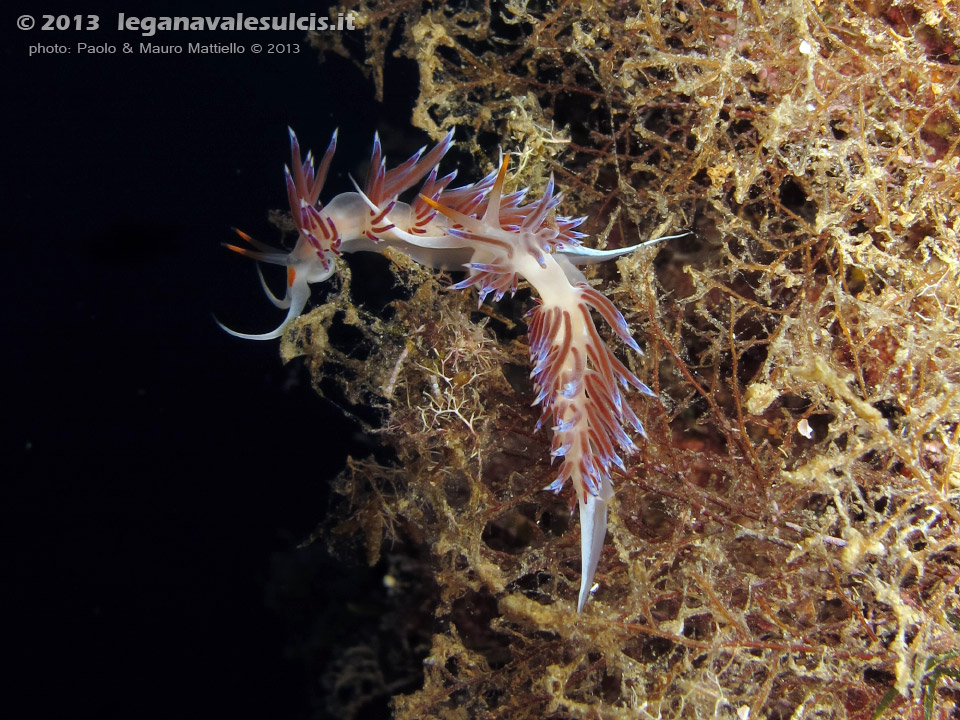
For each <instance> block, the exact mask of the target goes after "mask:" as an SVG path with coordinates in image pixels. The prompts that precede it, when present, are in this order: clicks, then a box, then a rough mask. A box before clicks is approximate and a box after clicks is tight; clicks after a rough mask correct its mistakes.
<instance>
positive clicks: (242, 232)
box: [227, 228, 253, 247]
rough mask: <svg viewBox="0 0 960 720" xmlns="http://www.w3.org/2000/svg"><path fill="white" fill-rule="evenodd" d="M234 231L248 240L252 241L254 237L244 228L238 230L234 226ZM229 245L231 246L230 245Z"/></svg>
mask: <svg viewBox="0 0 960 720" xmlns="http://www.w3.org/2000/svg"><path fill="white" fill-rule="evenodd" d="M233 231H234V232H235V233H236V234H237V235H239V236H240V237H241V238H243V239H244V240H246V241H247V242H252V240H253V239H252V238H251V237H250V236H249V235H247V234H246V233H245V232H244V231H243V230H238V229H237V228H234V229H233ZM227 247H230V246H229V245H228V246H227Z"/></svg>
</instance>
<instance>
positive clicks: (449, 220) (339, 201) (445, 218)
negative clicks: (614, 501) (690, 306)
mask: <svg viewBox="0 0 960 720" xmlns="http://www.w3.org/2000/svg"><path fill="white" fill-rule="evenodd" d="M452 142H453V131H452V130H451V131H450V133H448V134H447V135H446V137H444V139H443V140H441V141H440V142H439V143H438V144H437V145H436V146H435V147H434V148H433V149H432V150H430V151H429V152H426V148H425V147H424V148H421V149H420V150H419V151H418V152H417V153H415V154H414V155H413V156H412V157H411V158H410V159H408V160H407V161H406V162H404V163H402V164H401V165H399V166H398V167H396V168H393V169H391V170H387V169H386V161H385V160H384V158H383V156H382V151H381V147H380V141H379V138H375V139H374V149H373V153H372V157H371V162H370V171H369V172H368V175H367V181H366V186H365V188H364V189H363V190H361V189H360V187H359V186H357V185H356V183H354V185H355V186H356V192H347V193H341V194H340V195H337V196H336V197H334V198H333V199H332V200H331V201H330V202H329V203H328V204H327V205H326V206H324V205H322V204H321V203H320V193H321V192H322V188H323V184H324V181H325V179H326V176H327V172H328V170H329V167H330V163H331V160H332V157H333V153H334V150H335V149H336V143H337V133H336V132H334V134H333V138H332V139H331V141H330V144H329V146H328V147H327V150H326V152H325V153H324V156H323V159H322V160H321V162H320V165H319V168H315V165H314V160H313V156H312V154H310V153H308V154H307V157H306V159H305V160H301V155H300V145H299V142H298V141H297V138H296V135H294V133H293V131H292V130H291V131H290V144H291V155H292V168H293V169H292V170H291V169H289V168H286V169H285V177H286V185H287V197H288V201H289V203H290V210H291V214H292V216H293V219H294V223H295V225H296V227H297V230H298V237H297V242H296V244H295V245H294V248H293V250H291V251H290V252H289V253H286V252H283V251H280V250H276V249H274V248H271V247H269V246H267V245H264V244H263V243H260V242H257V241H256V240H254V239H253V238H251V237H250V236H248V235H246V234H245V233H242V232H240V231H237V232H238V234H239V235H240V237H241V238H243V239H244V240H245V241H246V242H248V243H249V244H250V245H252V246H253V248H254V249H253V250H251V249H248V248H242V247H238V246H234V245H228V246H227V247H229V248H230V249H231V250H234V251H236V252H239V253H241V254H243V255H245V256H247V257H250V258H253V259H254V260H258V261H261V262H266V263H272V264H276V265H284V266H286V268H287V289H286V293H285V294H284V296H283V297H282V298H278V297H276V296H275V295H274V294H273V293H272V292H271V291H270V288H269V287H268V286H267V284H266V282H265V281H264V278H263V275H262V274H260V281H261V283H262V285H263V288H264V291H265V292H266V294H267V297H268V298H269V299H270V301H271V302H272V303H273V304H274V305H276V306H277V307H279V308H283V309H287V311H288V312H287V316H286V318H285V319H284V321H283V322H282V323H281V324H280V326H279V327H277V328H276V329H275V330H273V331H271V332H268V333H264V334H261V335H248V334H245V333H238V332H235V331H233V330H229V329H228V328H226V327H224V330H226V331H227V332H228V333H230V334H231V335H235V336H237V337H241V338H248V339H254V340H267V339H271V338H276V337H279V336H280V335H281V334H282V333H283V331H284V329H285V328H286V327H287V325H289V324H290V322H292V320H294V319H295V318H296V317H297V316H298V315H300V313H301V312H302V311H303V309H304V307H305V306H306V302H307V300H308V298H309V295H310V287H309V286H310V283H314V282H320V281H322V280H325V279H327V278H328V277H329V276H330V275H331V274H332V273H333V271H334V268H335V263H336V259H337V257H338V256H340V255H341V254H342V253H348V252H357V251H373V252H377V251H382V250H383V249H384V248H386V247H393V248H396V249H398V250H400V251H402V252H404V253H406V254H407V255H409V256H410V257H411V258H412V259H413V260H415V261H417V262H419V263H421V264H424V265H427V266H430V267H435V268H445V269H457V268H460V267H466V268H467V270H468V276H467V278H466V279H465V280H463V281H461V282H458V283H456V284H454V285H453V286H451V287H452V289H459V290H463V289H467V288H470V287H475V288H476V289H477V291H478V293H479V297H480V302H481V303H482V302H483V300H484V299H485V298H486V297H487V296H488V295H490V294H493V295H494V297H495V298H496V299H498V300H499V299H500V298H501V297H503V295H504V294H505V293H508V292H509V293H513V292H515V291H516V289H517V284H518V281H519V278H523V279H524V280H526V281H527V282H528V283H530V285H531V286H532V287H533V289H534V291H535V292H536V294H537V295H538V299H537V305H536V306H535V307H534V308H533V310H531V311H530V313H529V314H528V317H529V321H528V337H529V346H530V358H531V363H532V365H533V370H532V372H531V373H530V377H531V378H532V380H533V382H534V385H535V387H536V390H537V396H536V398H535V400H534V403H533V404H534V405H542V411H541V415H540V419H539V421H538V422H537V430H538V431H539V430H540V428H541V427H542V426H543V424H544V423H551V427H552V430H553V441H552V445H551V451H550V454H551V457H552V458H553V459H554V460H555V459H556V458H561V459H562V461H561V464H560V469H559V473H558V475H557V478H556V480H554V482H553V483H551V484H550V485H549V486H548V487H547V488H545V489H547V490H552V491H553V492H555V493H559V492H560V491H561V490H562V489H563V488H564V486H565V485H566V483H567V481H570V482H571V484H572V485H573V488H574V492H575V498H576V499H575V502H576V503H577V504H578V505H579V508H580V523H581V533H580V534H581V539H580V544H581V581H580V593H579V597H578V600H577V611H578V612H580V611H582V610H583V607H584V604H585V603H586V601H587V599H588V598H589V596H590V588H591V586H592V584H593V578H594V574H595V573H596V569H597V563H598V561H599V559H600V552H601V550H602V548H603V541H604V537H605V535H606V525H607V505H608V502H609V501H610V499H611V497H612V496H613V484H612V482H611V474H612V472H613V469H614V468H618V469H620V470H625V465H624V461H623V459H622V458H621V456H620V454H619V453H621V452H622V453H623V454H629V453H632V452H634V451H635V450H636V446H635V445H634V443H633V441H632V440H631V439H630V436H629V435H628V434H627V432H626V430H625V427H629V428H631V429H633V430H634V431H635V432H636V433H638V434H639V435H641V436H642V437H646V433H645V432H644V429H643V424H642V423H641V422H640V420H639V418H638V417H637V415H636V414H635V413H634V411H633V409H632V408H631V407H630V405H629V403H628V402H627V399H626V398H625V397H624V395H623V393H622V391H621V387H622V388H624V389H626V388H628V387H633V388H635V389H636V390H639V391H640V392H641V393H643V394H644V395H648V396H651V397H654V396H655V395H654V393H653V392H652V391H651V390H650V388H648V387H647V386H646V385H645V384H644V383H642V382H641V381H640V380H639V379H638V378H637V377H636V375H634V374H633V373H632V372H631V371H630V370H629V369H628V368H627V367H626V366H625V365H624V364H623V363H622V362H621V361H620V360H619V359H618V358H617V357H616V355H615V354H614V353H613V352H612V351H611V350H610V348H609V347H608V346H607V345H606V343H605V342H604V341H603V339H602V338H601V337H600V333H599V332H598V331H597V327H596V325H595V324H594V321H593V316H592V311H595V312H596V313H597V314H598V315H599V316H600V317H602V318H603V319H604V320H605V321H606V322H607V323H608V324H609V325H610V327H611V328H612V329H613V332H614V334H616V335H617V336H618V337H619V338H620V339H621V340H622V341H623V342H624V343H625V344H626V345H627V347H629V348H630V349H632V350H633V351H635V352H637V353H640V352H641V351H640V347H639V346H638V345H637V343H636V341H635V340H634V339H633V337H632V336H631V334H630V331H629V328H628V326H627V323H626V320H625V319H624V317H623V315H621V313H620V311H619V310H617V308H616V307H615V306H614V305H613V303H611V302H610V301H609V300H608V299H607V298H606V297H604V296H603V295H602V294H601V293H599V292H597V291H596V290H594V289H593V288H591V287H590V286H589V284H588V283H587V281H586V279H585V278H584V276H583V274H582V273H581V272H580V270H579V269H577V267H576V266H577V265H585V264H591V263H597V262H602V261H604V260H609V259H612V258H615V257H619V256H621V255H625V254H627V253H630V252H633V251H635V250H637V249H638V248H641V247H645V246H648V245H651V244H653V243H658V242H661V241H663V240H667V239H670V238H675V237H681V236H682V235H686V234H687V233H681V234H679V235H671V236H667V237H661V238H656V239H653V240H648V241H646V242H643V243H640V244H638V245H633V246H631V247H627V248H622V249H618V250H592V249H589V248H585V247H583V246H582V245H581V238H583V237H584V235H583V234H582V233H581V232H579V231H578V230H577V229H576V228H578V227H579V226H580V225H581V224H582V223H583V222H584V220H585V219H586V218H583V217H577V218H574V217H563V216H559V215H556V213H555V209H556V208H557V206H558V205H559V204H560V201H561V194H559V193H555V192H554V181H553V177H552V176H551V178H550V181H549V182H548V184H547V187H546V189H545V191H544V194H543V196H542V197H541V198H540V199H539V200H535V201H533V202H529V203H527V204H523V200H524V198H525V196H526V193H527V190H526V189H524V190H519V191H516V192H513V193H509V194H504V183H505V179H506V173H507V162H505V161H502V162H501V164H500V167H499V171H498V172H495V173H491V174H490V175H488V176H486V177H485V178H483V179H481V180H480V181H478V182H476V183H474V184H472V185H465V186H462V187H458V188H448V186H449V185H450V183H451V182H452V181H453V180H454V178H455V175H456V173H450V174H448V175H446V176H443V177H442V178H438V177H437V167H438V165H439V163H440V160H441V159H442V158H443V156H444V155H445V154H446V152H447V150H449V148H450V146H451V144H452ZM424 178H426V179H425V180H424V182H423V185H422V187H421V190H420V193H419V194H418V196H417V198H416V199H415V200H414V201H413V203H412V204H408V203H405V202H403V201H401V200H400V199H399V197H400V195H401V194H402V193H404V192H405V191H407V190H409V189H410V188H412V187H413V186H414V185H415V184H417V183H418V182H419V181H420V180H422V179H424ZM258 272H259V267H258ZM221 327H223V325H221ZM618 449H619V450H618Z"/></svg>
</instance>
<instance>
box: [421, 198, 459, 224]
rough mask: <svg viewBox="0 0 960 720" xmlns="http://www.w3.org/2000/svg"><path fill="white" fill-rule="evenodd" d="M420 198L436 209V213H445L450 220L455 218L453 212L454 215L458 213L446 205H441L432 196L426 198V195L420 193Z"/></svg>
mask: <svg viewBox="0 0 960 720" xmlns="http://www.w3.org/2000/svg"><path fill="white" fill-rule="evenodd" d="M420 199H421V200H423V201H424V202H425V203H426V204H427V205H429V206H430V207H432V208H433V209H434V210H436V211H437V212H438V213H440V214H441V215H446V216H447V217H448V218H450V219H451V220H456V219H457V218H456V217H455V216H454V214H456V215H459V214H460V213H458V212H457V211H456V210H453V209H452V208H448V207H447V206H446V205H441V204H440V203H438V202H437V201H436V200H433V199H432V198H428V197H427V196H426V195H421V196H420Z"/></svg>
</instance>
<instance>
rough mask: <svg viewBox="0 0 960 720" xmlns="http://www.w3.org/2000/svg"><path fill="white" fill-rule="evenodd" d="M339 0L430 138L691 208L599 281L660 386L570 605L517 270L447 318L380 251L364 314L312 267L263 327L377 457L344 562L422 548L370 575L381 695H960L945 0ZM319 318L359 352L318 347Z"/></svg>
mask: <svg viewBox="0 0 960 720" xmlns="http://www.w3.org/2000/svg"><path fill="white" fill-rule="evenodd" d="M341 9H342V10H344V11H351V12H353V13H355V17H356V20H355V22H356V24H357V25H358V26H359V27H361V28H362V29H363V32H364V37H365V46H364V47H365V49H364V54H363V55H362V56H356V57H355V59H356V60H357V61H358V62H360V63H363V65H364V67H365V68H367V69H368V70H369V71H370V73H371V75H372V76H373V78H374V80H375V82H376V84H377V85H378V87H380V88H381V89H382V85H383V67H384V63H385V60H386V51H387V47H388V46H389V44H390V42H391V39H392V38H394V39H395V38H396V37H397V36H399V37H400V38H401V40H400V46H399V50H398V53H399V54H400V55H401V56H403V57H406V58H410V59H413V60H416V62H417V64H418V67H419V72H420V95H419V97H418V98H416V102H415V106H414V111H413V122H414V124H415V125H417V126H419V127H420V128H423V129H424V130H427V131H428V132H429V133H430V134H431V135H432V136H433V137H434V138H435V139H439V138H440V137H441V136H442V135H443V134H444V133H445V132H446V131H447V130H448V129H449V128H450V127H453V126H457V127H458V128H460V129H461V130H460V131H459V132H460V133H462V132H464V131H466V132H467V133H468V135H469V139H468V143H469V145H470V147H471V148H472V150H473V152H474V153H475V154H476V156H477V157H478V158H480V159H483V160H484V161H485V162H488V163H489V162H490V160H492V159H495V148H496V145H497V144H498V143H507V144H508V148H507V149H509V150H510V151H513V152H516V153H517V154H518V155H519V157H520V166H521V169H520V171H519V173H518V174H519V175H520V177H518V178H517V182H518V183H519V184H522V185H526V184H530V185H532V186H533V187H534V188H541V187H542V186H543V184H544V182H545V178H546V177H547V176H548V175H549V174H550V172H553V173H554V174H555V176H556V178H557V183H558V185H559V186H560V187H563V188H564V190H565V193H566V195H565V196H566V202H565V207H563V208H561V209H562V210H563V211H564V212H568V213H569V214H589V215H590V216H591V218H592V221H591V222H592V223H593V224H592V226H589V227H586V228H585V229H586V230H587V231H588V232H591V233H593V234H594V235H595V236H596V237H597V238H599V239H600V242H602V243H609V244H610V245H611V246H613V247H616V246H620V245H626V244H631V243H635V242H638V241H640V240H642V239H644V238H647V237H653V236H656V235H658V234H663V233H664V232H669V231H671V230H675V229H678V228H684V227H691V228H692V229H693V230H694V231H695V234H694V235H693V236H692V237H690V238H687V239H684V240H680V241H675V242H672V243H670V244H667V245H665V246H662V247H660V248H658V249H657V250H656V251H647V252H646V254H641V255H639V256H637V257H626V258H623V259H621V260H620V261H619V263H618V265H619V271H620V272H619V277H618V276H617V275H616V274H615V273H612V272H610V271H607V274H605V275H604V274H602V273H604V270H603V268H600V269H599V271H598V272H599V273H601V275H598V276H597V277H596V278H595V281H596V282H598V283H601V284H604V283H605V284H606V293H607V294H608V295H610V296H611V297H613V298H614V300H615V301H616V303H617V304H618V306H619V307H621V308H622V309H623V310H624V315H625V316H626V318H627V320H628V322H629V323H630V324H631V326H632V329H633V331H634V334H635V336H636V337H638V338H644V337H645V338H646V339H647V342H646V347H645V350H646V357H645V358H644V359H643V361H642V362H641V363H640V364H639V365H636V366H634V367H632V368H631V369H632V370H633V371H634V372H635V373H636V374H637V375H638V376H639V377H641V378H642V379H644V380H645V381H646V382H647V383H648V384H649V385H650V386H651V387H653V388H654V390H656V391H657V393H658V395H659V396H660V398H661V403H660V404H656V403H645V404H638V405H637V406H636V410H637V412H638V414H639V415H640V419H641V420H642V421H643V423H644V426H645V427H646V428H647V432H648V434H649V436H650V442H648V443H645V444H643V445H642V447H641V451H640V452H639V453H638V454H637V455H635V456H633V458H632V460H631V462H630V463H629V464H628V467H627V473H626V474H625V476H622V477H619V478H618V479H617V481H616V487H617V494H616V498H615V500H614V505H613V511H612V517H611V520H610V530H609V533H610V534H609V536H608V537H609V538H610V540H609V541H608V546H607V548H606V550H605V552H604V555H603V557H602V559H601V562H600V567H599V570H598V572H597V579H598V581H599V589H598V590H597V592H596V595H595V597H594V600H593V602H592V603H591V606H590V611H589V612H587V613H585V614H584V615H583V616H582V617H579V618H578V617H577V616H576V615H575V614H574V612H573V609H572V600H573V598H575V597H576V592H577V578H578V537H577V532H576V530H575V528H576V524H572V523H570V522H569V520H568V515H567V511H566V509H565V506H564V503H563V501H562V500H556V499H555V498H553V496H552V495H550V494H547V493H543V492H542V491H541V488H542V487H544V485H546V484H547V482H549V480H550V478H551V476H552V471H551V469H550V457H549V438H548V437H546V436H545V435H543V434H540V435H536V434H532V433H531V432H530V431H529V428H531V427H533V425H534V422H535V420H536V418H535V416H534V415H535V412H534V410H532V409H530V407H529V405H530V402H531V400H532V397H533V392H532V388H531V386H530V384H529V381H528V380H527V379H526V377H525V376H526V370H524V369H523V368H524V364H525V357H526V355H527V353H526V346H525V336H524V335H523V332H524V328H523V326H522V323H520V322H519V319H520V318H521V316H522V313H523V311H524V310H525V309H527V307H528V306H529V300H528V299H524V297H523V296H522V295H521V296H518V299H517V301H516V302H515V304H508V303H502V304H500V305H497V306H496V308H495V309H494V310H487V317H486V318H485V319H484V322H481V323H477V322H476V318H477V313H476V311H475V310H474V309H473V308H474V307H475V306H474V305H473V304H472V303H471V302H470V300H469V298H464V297H461V296H460V294H452V293H444V292H441V283H440V282H439V281H438V279H437V278H436V277H434V276H433V275H431V274H429V273H425V272H423V271H422V270H420V269H419V268H417V267H415V266H411V265H410V264H409V263H406V262H405V261H404V259H403V258H399V257H397V258H395V260H394V262H395V270H396V272H397V275H398V278H399V282H401V283H402V284H403V285H405V286H406V287H407V288H408V297H407V299H405V300H403V301H398V302H396V303H395V304H394V306H393V307H394V312H393V313H392V315H390V316H389V318H388V319H386V320H384V319H382V318H380V319H376V318H373V317H371V316H369V314H367V313H365V311H364V310H363V308H362V307H357V306H355V305H354V304H353V303H352V302H351V300H350V296H349V293H347V292H342V293H341V294H340V295H339V296H337V297H336V298H334V299H333V300H331V301H330V302H329V303H328V304H326V305H324V306H322V307H319V308H317V309H316V310H314V311H313V313H311V314H310V315H308V316H305V317H304V318H301V320H300V321H299V322H298V324H297V327H296V328H295V329H294V331H293V332H292V333H288V335H287V337H286V338H285V341H284V342H285V346H284V352H285V356H286V357H288V358H289V357H292V356H293V355H306V356H307V357H308V359H309V362H310V363H311V367H312V368H313V371H314V373H315V375H316V378H317V382H318V383H320V382H321V381H323V379H324V378H326V382H330V381H331V379H336V378H340V379H341V380H340V382H342V383H343V386H344V390H343V391H344V393H345V394H346V395H348V396H350V397H352V398H353V400H354V401H355V402H357V404H358V405H359V404H362V405H365V406H368V407H369V406H372V407H375V408H378V409H379V411H380V412H381V413H382V417H383V422H382V423H381V424H380V427H379V429H377V431H376V432H378V433H379V436H380V437H381V438H382V440H383V442H384V443H386V444H387V445H388V446H389V447H390V448H392V450H393V452H394V453H395V457H396V459H395V461H391V462H376V461H374V460H371V459H365V460H356V459H355V460H352V461H351V463H350V464H349V467H348V468H347V470H346V471H345V473H344V475H343V476H342V477H341V479H340V481H339V482H338V485H337V488H338V491H339V492H340V493H341V494H342V496H343V498H344V517H345V518H346V519H344V520H343V522H342V523H341V526H340V532H342V533H359V534H361V535H362V537H363V538H364V539H365V543H366V548H367V552H368V558H369V559H370V560H371V561H375V560H376V559H377V558H379V557H380V554H381V552H387V553H397V552H400V551H401V550H402V549H403V548H404V547H410V546H414V547H419V548H425V549H424V550H423V552H422V554H421V556H420V560H421V561H422V562H423V563H425V564H427V565H428V566H429V570H430V575H432V576H433V577H434V578H435V582H436V585H435V586H430V587H414V586H410V587H407V588H406V594H405V595H404V597H405V598H406V599H405V600H403V601H398V602H406V603H408V604H410V605H411V606H413V605H416V606H417V607H418V608H419V612H417V613H413V612H411V613H409V614H408V615H407V616H406V617H409V618H417V619H418V620H417V621H418V622H422V621H423V619H424V617H426V618H428V619H430V618H432V626H428V627H426V628H424V627H421V628H420V632H422V633H426V634H428V635H429V639H428V640H426V642H427V644H428V646H429V650H427V654H426V658H425V659H424V660H423V668H424V677H423V682H422V686H421V687H420V689H418V690H416V691H414V692H411V693H409V694H403V695H398V696H396V697H395V698H394V712H395V716H396V717H397V718H399V719H408V718H409V719H412V718H444V719H447V718H449V719H454V718H457V719H459V718H463V719H466V718H501V717H502V718H556V719H559V718H599V717H602V718H707V717H711V718H714V717H715V718H737V719H738V720H743V718H748V717H749V718H773V719H776V718H781V719H783V720H786V718H800V717H808V718H813V717H816V718H837V719H840V718H871V717H911V718H930V717H940V718H947V717H958V712H960V710H958V706H960V686H958V677H960V669H958V665H957V658H958V655H960V598H958V581H960V540H958V532H960V467H958V461H960V456H958V434H960V385H958V383H960V288H958V276H960V248H958V230H960V172H958V171H960V153H958V152H957V150H958V144H960V12H958V8H957V6H956V5H955V4H951V3H944V2H938V1H937V0H913V1H909V2H900V3H891V2H848V3H842V4H834V3H823V2H819V1H818V0H806V1H801V2H787V1H786V0H770V1H768V2H749V3H740V2H730V1H725V0H720V1H719V2H714V3H700V2H689V1H684V2H680V1H671V0H665V1H664V2H662V3H661V2H657V3H648V2H640V3H614V2H599V1H594V0H585V1H584V2H576V3H573V2H561V3H548V2H524V1H523V0H513V1H512V2H506V3H497V4H494V5H490V4H482V3H481V4H462V5H454V6H450V5H441V4H436V5H435V4H432V3H420V2H416V1H414V0H399V1H397V2H386V3H381V2H373V1H372V0H360V1H359V2H357V3H352V4H347V5H345V6H343V7H342V8H341ZM325 43H326V45H324V44H325ZM329 43H342V41H340V40H338V39H331V38H330V37H324V38H323V39H319V38H318V39H317V44H318V45H320V46H321V47H323V49H325V50H329V51H337V52H341V53H343V54H347V55H349V54H350V53H351V52H355V50H354V51H351V49H350V48H347V47H345V46H344V45H343V44H335V45H330V44H329ZM461 139H462V136H461ZM338 322H339V323H341V324H342V323H344V322H347V323H349V324H352V325H353V327H355V328H357V329H358V331H359V332H360V333H362V335H363V337H364V338H365V340H364V342H365V343H366V344H367V346H368V348H369V356H368V357H367V358H366V359H365V360H364V361H363V362H359V361H356V360H355V359H352V358H350V357H346V356H344V355H343V354H342V353H340V354H338V353H337V351H334V350H333V349H331V348H330V346H329V344H328V343H324V342H322V340H323V338H324V337H326V333H328V332H329V331H330V328H331V325H332V324H336V323H338ZM642 344H643V343H642ZM631 360H632V358H631ZM386 540H395V541H396V540H402V541H403V542H402V543H401V544H400V545H392V544H390V543H386V544H385V541H386ZM560 601H563V602H560ZM424 608H427V610H424Z"/></svg>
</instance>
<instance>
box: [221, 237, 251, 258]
mask: <svg viewBox="0 0 960 720" xmlns="http://www.w3.org/2000/svg"><path fill="white" fill-rule="evenodd" d="M244 239H246V238H244ZM223 246H224V247H225V248H226V249H227V250H233V251H234V252H235V253H240V254H241V255H244V256H246V257H253V256H252V255H251V254H250V251H249V250H248V249H247V248H242V247H238V246H237V245H231V244H230V243H223Z"/></svg>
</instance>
